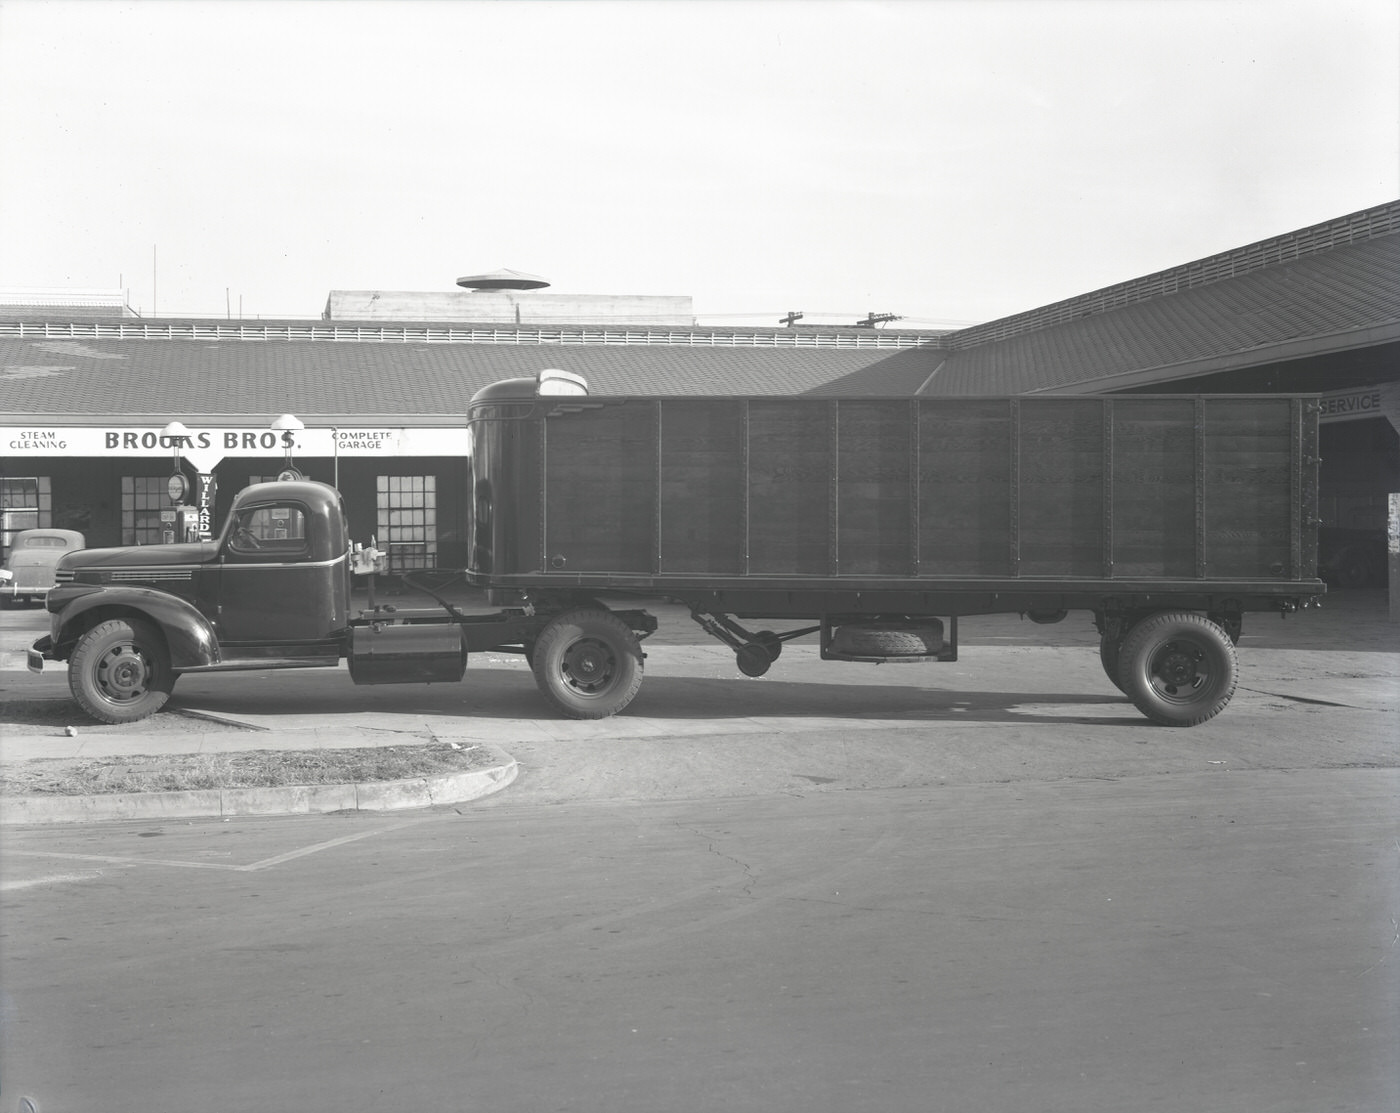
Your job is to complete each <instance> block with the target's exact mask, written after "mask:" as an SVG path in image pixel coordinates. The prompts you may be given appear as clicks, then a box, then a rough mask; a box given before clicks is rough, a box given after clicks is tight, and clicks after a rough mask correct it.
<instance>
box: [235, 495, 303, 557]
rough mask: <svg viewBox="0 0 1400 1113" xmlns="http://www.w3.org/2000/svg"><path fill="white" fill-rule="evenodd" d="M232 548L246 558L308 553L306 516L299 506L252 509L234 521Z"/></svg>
mask: <svg viewBox="0 0 1400 1113" xmlns="http://www.w3.org/2000/svg"><path fill="white" fill-rule="evenodd" d="M228 547H229V549H230V551H232V552H235V553H242V554H245V555H248V554H253V553H268V552H273V553H279V554H283V555H288V554H295V553H304V552H305V551H306V513H305V511H303V510H302V508H301V507H300V506H296V505H286V504H284V505H280V506H251V507H248V508H246V509H244V510H243V511H241V512H240V513H239V515H238V517H237V518H236V519H235V520H234V523H233V529H232V530H231V531H230V533H229V543H228Z"/></svg>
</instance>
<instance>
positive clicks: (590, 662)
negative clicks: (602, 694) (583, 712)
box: [564, 641, 612, 692]
mask: <svg viewBox="0 0 1400 1113" xmlns="http://www.w3.org/2000/svg"><path fill="white" fill-rule="evenodd" d="M564 673H565V675H566V676H567V677H568V678H569V681H570V683H571V684H573V686H574V687H575V688H578V689H580V690H582V691H585V692H594V691H597V690H598V689H599V688H600V687H602V686H603V685H605V684H607V682H608V679H609V677H610V676H611V675H612V657H611V656H610V655H609V654H608V652H607V650H606V648H605V647H604V646H602V645H600V644H599V643H598V642H594V641H583V642H578V643H577V644H576V645H573V646H570V647H569V651H568V653H567V654H565V657H564Z"/></svg>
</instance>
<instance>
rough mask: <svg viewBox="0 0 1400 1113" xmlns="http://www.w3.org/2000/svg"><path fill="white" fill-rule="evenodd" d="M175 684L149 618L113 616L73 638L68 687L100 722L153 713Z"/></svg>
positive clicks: (134, 718) (133, 719) (161, 640)
mask: <svg viewBox="0 0 1400 1113" xmlns="http://www.w3.org/2000/svg"><path fill="white" fill-rule="evenodd" d="M174 686H175V673H174V672H173V671H172V670H171V668H170V654H169V653H168V652H167V651H166V648H165V639H164V638H162V637H161V635H160V631H159V630H157V629H156V628H155V627H154V626H152V625H151V624H150V623H149V622H143V621H141V620H140V619H125V618H114V619H110V620H109V621H107V622H102V623H99V624H98V625H96V626H94V627H93V628H92V629H91V630H89V631H88V632H87V633H86V634H84V635H83V636H82V637H81V638H79V639H78V644H77V646H76V648H74V650H73V653H72V656H70V657H69V659H68V689H69V691H71V692H72V693H73V698H74V699H75V700H77V701H78V704H79V705H80V706H81V707H82V709H83V710H84V711H86V712H87V713H88V714H89V715H91V716H92V717H93V718H94V719H97V720H99V721H101V722H104V723H134V722H136V721H137V720H138V719H144V718H145V717H146V716H147V715H153V714H155V713H156V712H157V711H159V710H160V709H161V708H162V707H163V706H164V705H165V701H166V700H167V699H168V698H169V697H170V690H171V689H172V688H173V687H174Z"/></svg>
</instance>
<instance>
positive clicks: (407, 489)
mask: <svg viewBox="0 0 1400 1113" xmlns="http://www.w3.org/2000/svg"><path fill="white" fill-rule="evenodd" d="M375 500H376V505H377V508H378V524H379V529H378V532H377V538H378V541H379V547H380V548H381V549H383V550H385V551H386V552H388V554H389V571H390V572H407V571H410V570H412V569H414V568H435V567H437V476H435V475H381V476H378V477H377V478H376V480H375Z"/></svg>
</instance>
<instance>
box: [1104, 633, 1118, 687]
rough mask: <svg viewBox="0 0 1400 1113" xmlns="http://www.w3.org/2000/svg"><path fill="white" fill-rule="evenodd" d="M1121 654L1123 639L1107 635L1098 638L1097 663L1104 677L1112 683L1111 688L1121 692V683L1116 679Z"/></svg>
mask: <svg viewBox="0 0 1400 1113" xmlns="http://www.w3.org/2000/svg"><path fill="white" fill-rule="evenodd" d="M1122 652H1123V639H1122V638H1110V637H1109V636H1108V635H1107V634H1104V635H1102V636H1100V638H1099V663H1100V664H1101V665H1103V671H1104V675H1105V676H1107V677H1108V678H1109V680H1111V681H1113V686H1114V687H1115V688H1117V689H1118V690H1119V691H1120V692H1121V691H1123V681H1122V680H1120V679H1119V677H1118V662H1119V659H1120V658H1121V656H1122Z"/></svg>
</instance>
